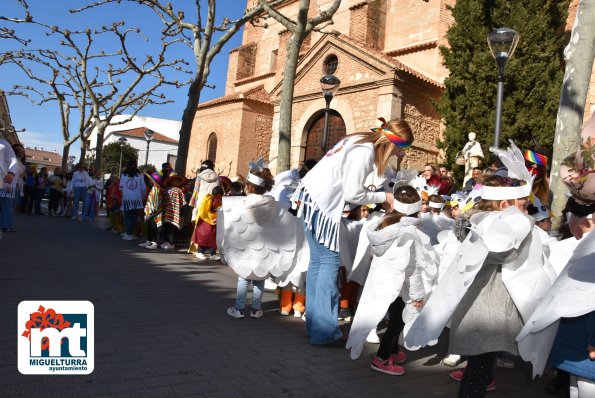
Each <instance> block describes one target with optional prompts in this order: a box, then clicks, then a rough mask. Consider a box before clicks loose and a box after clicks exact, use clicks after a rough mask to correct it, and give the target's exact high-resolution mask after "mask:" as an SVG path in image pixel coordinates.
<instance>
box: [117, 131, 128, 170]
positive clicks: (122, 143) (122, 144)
mask: <svg viewBox="0 0 595 398" xmlns="http://www.w3.org/2000/svg"><path fill="white" fill-rule="evenodd" d="M118 142H119V143H120V167H119V168H118V177H119V176H121V175H122V147H123V146H124V144H125V143H127V142H128V140H127V139H126V137H120V138H118Z"/></svg>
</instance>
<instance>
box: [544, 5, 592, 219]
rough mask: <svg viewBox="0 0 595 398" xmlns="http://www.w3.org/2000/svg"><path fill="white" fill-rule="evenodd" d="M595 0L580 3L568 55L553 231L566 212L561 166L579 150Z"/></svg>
mask: <svg viewBox="0 0 595 398" xmlns="http://www.w3.org/2000/svg"><path fill="white" fill-rule="evenodd" d="M593 15H595V0H581V1H580V2H579V6H578V11H577V14H576V20H575V22H574V26H573V28H572V34H571V37H570V42H569V43H568V46H567V47H566V49H565V51H564V54H565V58H566V71H565V73H564V81H563V83H562V94H561V97H560V106H559V108H558V118H557V122H556V135H555V137H554V154H553V159H552V170H551V175H550V180H551V182H550V184H551V185H550V191H551V194H552V197H553V200H552V207H551V210H552V215H553V220H552V221H553V223H552V224H553V225H552V229H554V230H558V228H559V227H560V224H561V221H562V220H561V215H562V210H563V209H564V207H565V206H566V201H567V197H566V192H567V188H566V186H565V185H564V184H563V183H562V181H561V180H560V178H559V169H560V164H561V162H562V161H563V160H564V158H566V157H567V156H568V155H570V154H571V153H575V152H576V151H577V150H578V146H579V143H580V134H581V126H582V124H583V115H584V113H585V102H586V100H587V91H588V89H589V81H590V79H591V72H592V70H593V58H594V57H595V19H594V18H593Z"/></svg>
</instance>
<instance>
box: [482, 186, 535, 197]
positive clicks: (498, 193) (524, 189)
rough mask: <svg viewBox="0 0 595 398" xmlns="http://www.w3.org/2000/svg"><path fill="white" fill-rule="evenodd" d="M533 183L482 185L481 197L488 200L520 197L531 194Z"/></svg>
mask: <svg viewBox="0 0 595 398" xmlns="http://www.w3.org/2000/svg"><path fill="white" fill-rule="evenodd" d="M531 188H532V184H530V183H528V184H525V185H521V186H518V187H487V186H485V185H482V187H481V198H482V199H486V200H509V199H520V198H525V197H527V196H529V195H531Z"/></svg>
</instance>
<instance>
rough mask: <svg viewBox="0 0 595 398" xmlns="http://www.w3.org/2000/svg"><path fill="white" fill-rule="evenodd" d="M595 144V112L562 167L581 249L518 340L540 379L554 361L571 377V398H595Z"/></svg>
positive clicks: (524, 356)
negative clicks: (594, 223)
mask: <svg viewBox="0 0 595 398" xmlns="http://www.w3.org/2000/svg"><path fill="white" fill-rule="evenodd" d="M593 139H595V113H593V115H591V119H590V120H589V121H588V122H587V123H586V125H585V127H584V128H583V130H582V132H581V142H582V143H581V145H580V147H579V149H578V151H577V152H576V154H572V155H571V156H569V157H568V158H566V159H565V160H564V161H563V162H562V165H561V166H560V177H561V178H562V180H563V181H564V183H565V184H566V185H567V186H568V188H570V191H571V193H572V197H571V198H569V200H568V204H567V208H568V209H569V211H570V212H571V213H572V215H571V217H569V226H570V230H571V232H572V233H573V235H574V236H575V238H577V239H580V240H579V244H578V246H577V247H576V249H575V250H574V252H573V253H572V257H571V258H570V260H569V261H568V264H567V265H566V267H565V268H564V269H563V271H562V272H561V274H560V276H559V277H558V279H556V282H555V283H554V285H553V286H552V288H551V289H550V291H549V292H548V294H547V295H546V296H545V297H544V298H543V300H542V301H541V302H540V303H539V306H538V307H537V308H536V309H535V311H534V313H533V314H532V316H531V318H530V319H529V320H528V321H527V324H526V325H525V327H524V328H523V330H522V331H521V333H520V334H519V336H518V337H517V341H518V344H519V351H520V353H521V356H522V357H523V358H524V359H525V360H530V361H531V362H532V363H533V374H534V375H535V374H541V373H542V371H543V368H544V367H545V364H546V363H547V361H548V356H549V362H550V365H552V366H554V367H556V368H558V369H561V370H564V371H566V372H569V373H570V374H571V378H570V397H571V398H577V397H578V398H582V397H592V396H595V300H594V297H595V233H594V232H588V235H586V233H587V231H589V230H590V229H592V227H593V216H594V215H595V166H594V165H595V153H594V152H593V151H592V140H593ZM570 239H573V238H570ZM563 242H564V241H561V242H560V244H562V243H563ZM573 243H574V242H573ZM557 249H558V248H557V247H554V246H553V247H552V251H554V250H557ZM550 349H551V353H550Z"/></svg>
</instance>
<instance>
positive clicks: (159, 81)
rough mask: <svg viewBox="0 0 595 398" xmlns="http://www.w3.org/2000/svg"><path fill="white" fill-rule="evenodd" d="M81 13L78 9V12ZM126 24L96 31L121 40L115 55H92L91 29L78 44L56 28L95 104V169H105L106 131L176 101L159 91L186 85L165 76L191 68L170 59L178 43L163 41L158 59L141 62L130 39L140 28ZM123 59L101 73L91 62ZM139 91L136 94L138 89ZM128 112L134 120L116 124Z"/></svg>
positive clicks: (69, 35)
mask: <svg viewBox="0 0 595 398" xmlns="http://www.w3.org/2000/svg"><path fill="white" fill-rule="evenodd" d="M76 11H78V10H74V12H76ZM123 27H124V22H114V23H112V25H111V26H103V27H102V28H101V29H100V30H97V31H95V32H94V33H95V34H96V35H97V34H107V33H111V34H113V35H115V37H116V38H117V40H118V42H119V45H120V49H119V50H118V51H117V52H115V53H112V54H106V53H105V52H104V51H103V50H101V51H98V52H91V47H92V45H93V37H94V36H93V34H92V32H91V30H90V29H87V30H85V31H84V32H76V35H79V36H82V37H83V40H82V43H81V44H79V43H77V41H75V34H74V33H72V32H69V31H68V30H60V29H53V31H52V33H54V34H59V35H60V36H61V37H62V38H63V39H64V40H63V41H61V44H62V45H63V46H66V47H67V48H69V49H70V50H71V51H72V52H73V53H74V54H75V58H76V59H77V71H78V75H79V76H80V79H81V83H82V85H83V87H85V88H86V89H87V93H88V96H89V100H90V102H91V108H92V112H91V113H92V117H93V124H94V125H95V127H96V128H97V143H96V150H95V168H96V170H99V171H101V170H102V163H101V162H102V156H101V155H102V150H103V139H104V135H105V130H106V129H107V127H108V126H110V125H113V124H122V123H125V122H126V121H128V120H130V119H131V118H132V117H134V116H135V115H136V114H137V113H138V112H139V111H140V110H141V109H143V108H144V107H146V106H147V105H156V104H166V103H169V102H172V101H171V100H167V99H166V98H165V95H164V94H162V93H159V92H158V89H159V88H160V87H161V86H162V85H174V86H176V87H181V86H183V85H184V84H185V83H181V82H179V81H178V80H170V79H168V78H166V76H165V75H164V73H163V72H164V70H165V69H173V70H177V71H181V72H184V69H183V68H182V66H181V65H187V62H186V61H184V60H183V59H173V60H168V59H167V58H166V53H167V50H168V48H169V47H170V45H172V44H173V43H175V42H177V41H178V40H173V41H162V43H161V49H160V51H159V52H158V53H157V55H156V56H152V55H147V56H146V58H145V59H144V60H143V61H141V62H139V61H137V60H136V58H135V57H134V55H133V54H132V53H131V51H130V49H129V46H128V42H127V38H128V35H130V34H135V33H136V34H138V33H140V30H139V29H131V28H128V29H126V28H123ZM116 55H117V56H118V57H120V58H121V59H120V61H121V62H119V64H118V65H117V66H114V65H113V64H109V66H108V68H107V70H101V69H100V68H99V67H94V68H93V67H92V65H90V63H89V61H90V60H92V59H94V58H105V57H115V56H116ZM102 77H103V78H105V80H104V81H103V83H102V85H101V87H103V88H104V90H95V89H94V88H93V84H94V82H96V81H97V80H98V79H100V78H102ZM125 78H128V86H127V87H125V88H123V89H122V87H123V86H125V85H123V84H122V82H123V80H124V79H125ZM149 79H150V80H151V82H150V83H149V86H148V87H143V88H141V86H140V84H141V82H146V81H147V80H149ZM137 88H138V89H139V91H136V92H135V91H134V90H135V89H137ZM125 110H132V113H131V115H130V118H129V119H127V120H123V121H121V122H118V123H113V122H112V119H113V118H114V116H116V115H118V114H121V113H123V112H124V111H125Z"/></svg>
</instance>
